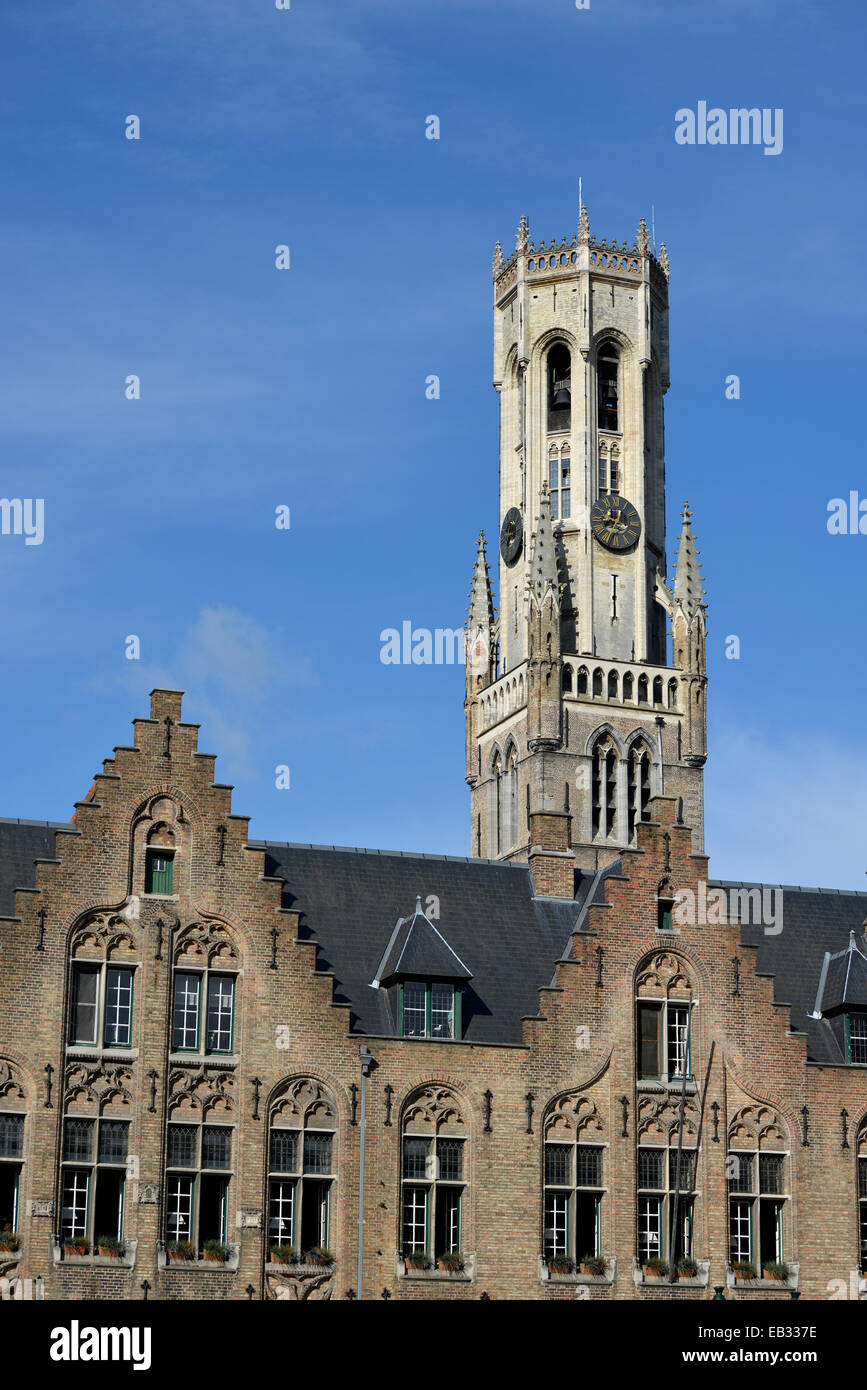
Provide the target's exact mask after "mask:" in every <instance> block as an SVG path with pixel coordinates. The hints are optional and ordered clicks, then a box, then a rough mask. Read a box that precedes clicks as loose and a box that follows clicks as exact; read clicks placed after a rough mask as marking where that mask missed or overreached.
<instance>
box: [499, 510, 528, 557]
mask: <svg viewBox="0 0 867 1390" xmlns="http://www.w3.org/2000/svg"><path fill="white" fill-rule="evenodd" d="M523 543H524V523H523V520H522V519H521V513H520V512H519V511H518V508H517V507H510V508H509V510H508V511H507V512H506V515H505V516H504V517H503V525H502V529H501V531H500V554H501V555H502V557H503V559H504V560H505V562H506V564H507V565H510V566H511V565H514V564H515V562H516V560H517V559H518V556H519V555H520V553H521V546H522V545H523Z"/></svg>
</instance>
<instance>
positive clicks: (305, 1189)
mask: <svg viewBox="0 0 867 1390" xmlns="http://www.w3.org/2000/svg"><path fill="white" fill-rule="evenodd" d="M336 1130H337V1108H336V1106H335V1104H334V1101H333V1100H332V1098H331V1096H330V1095H329V1094H328V1092H327V1091H326V1090H325V1088H324V1087H323V1086H321V1085H320V1083H319V1082H318V1081H315V1080H313V1079H312V1078H309V1077H302V1078H300V1079H296V1080H294V1081H292V1082H290V1083H289V1084H288V1086H287V1087H286V1088H285V1089H284V1090H283V1091H281V1092H280V1093H279V1094H278V1096H277V1098H276V1100H275V1102H274V1104H273V1106H272V1109H271V1121H270V1126H269V1136H268V1245H269V1253H270V1255H271V1257H272V1258H273V1257H274V1255H275V1253H276V1256H277V1258H278V1259H280V1260H285V1259H286V1258H287V1257H288V1255H289V1252H290V1251H291V1252H292V1254H293V1255H295V1256H298V1255H300V1256H301V1257H302V1258H303V1256H304V1255H309V1254H312V1255H313V1257H314V1259H316V1260H317V1261H319V1260H321V1259H322V1257H323V1252H325V1253H328V1242H329V1232H330V1227H331V1219H332V1206H333V1199H334V1185H335V1182H336V1178H335V1176H334V1175H335V1174H336V1172H337V1163H336V1154H335V1152H334V1149H335V1133H336Z"/></svg>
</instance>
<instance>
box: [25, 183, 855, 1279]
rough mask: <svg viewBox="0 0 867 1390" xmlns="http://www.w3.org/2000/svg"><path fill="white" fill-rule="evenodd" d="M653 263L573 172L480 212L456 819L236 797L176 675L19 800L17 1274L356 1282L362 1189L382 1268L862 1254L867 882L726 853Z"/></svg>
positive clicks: (546, 1275)
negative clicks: (457, 824)
mask: <svg viewBox="0 0 867 1390" xmlns="http://www.w3.org/2000/svg"><path fill="white" fill-rule="evenodd" d="M540 252H543V253H544V254H540ZM667 275H668V264H667V259H666V257H665V255H664V249H663V252H662V253H661V257H660V259H659V260H657V258H656V257H655V256H654V255H653V253H652V252H651V249H650V247H649V244H648V242H647V237H646V232H645V231H644V229H643V225H642V227H640V228H639V233H638V236H637V237H636V240H635V242H634V244H633V247H632V249H631V250H630V249H628V248H626V246H625V244H624V246H623V247H619V246H617V245H616V244H614V245H613V246H612V247H608V246H607V245H606V243H604V242H603V243H596V242H595V241H593V240H592V239H591V238H590V235H589V227H588V226H587V219H586V214H585V213H584V212H583V210H582V219H581V224H580V227H579V233H578V235H577V236H576V237H575V238H574V239H573V241H572V242H571V243H568V244H567V243H566V242H564V243H562V244H558V245H557V246H556V247H555V246H554V244H553V243H552V244H551V246H550V247H542V248H535V247H534V246H533V245H532V243H531V242H530V240H529V233H528V230H527V228H526V224H525V223H524V222H522V225H521V228H520V229H519V237H518V246H517V248H516V252H515V256H514V257H512V258H510V260H509V261H508V262H504V261H503V260H502V256H501V254H500V253H499V250H498V256H497V259H496V260H495V281H496V287H497V288H496V300H497V313H498V315H499V316H500V319H501V322H500V323H499V326H498V328H497V342H498V348H497V352H498V363H501V364H502V370H501V371H500V367H499V366H498V384H499V386H500V389H501V390H502V391H503V392H504V394H505V396H506V397H507V398H508V399H507V400H506V401H505V403H504V426H503V429H504V448H505V449H506V452H507V455H508V459H507V467H506V465H504V474H503V500H502V505H503V512H504V517H503V521H504V528H503V537H502V543H501V555H502V568H501V576H500V593H501V598H502V613H501V619H500V622H498V621H497V619H496V617H495V614H494V608H493V601H492V596H491V591H490V586H489V583H488V577H487V564H486V560H485V551H484V545H483V543H482V544H480V547H479V554H478V559H477V563H476V571H475V576H474V581H473V589H472V592H471V603H470V614H469V619H468V625H467V651H468V660H467V776H468V781H469V782H470V786H471V798H472V807H473V812H472V814H473V857H471V858H467V859H458V858H448V857H439V856H435V855H412V854H406V853H394V854H391V853H387V852H384V851H383V852H379V851H365V850H351V849H339V848H335V847H330V848H328V847H317V846H311V845H294V844H284V843H278V842H274V841H257V840H254V839H251V838H250V835H249V828H248V821H247V819H246V818H245V817H244V816H242V815H238V814H235V813H233V811H232V807H231V794H230V793H231V789H230V788H229V787H227V786H223V785H220V784H218V783H215V782H214V758H213V757H212V756H211V755H208V754H205V753H201V752H199V750H198V747H197V726H196V725H195V724H191V723H188V722H186V721H185V720H184V719H183V718H182V711H181V697H180V694H179V693H178V692H176V691H171V690H156V691H154V692H153V694H152V697H151V708H150V713H149V716H148V717H147V718H139V719H136V720H135V721H134V725H133V727H134V739H133V743H132V744H131V745H130V746H125V747H118V748H115V750H114V753H113V756H111V757H110V758H108V759H107V760H106V761H105V763H104V768H103V771H102V772H101V773H99V774H97V776H96V778H95V781H94V785H93V787H92V788H91V791H90V793H89V794H88V796H87V798H86V799H85V800H83V801H81V802H79V803H77V805H76V808H75V815H74V817H73V820H72V821H71V822H70V823H68V824H63V825H60V824H49V823H46V824H35V823H32V822H19V821H3V822H0V913H2V914H4V915H3V916H2V917H0V947H2V955H0V961H2V971H0V1228H6V1229H8V1230H9V1231H10V1232H12V1233H13V1234H12V1235H11V1237H8V1238H5V1239H4V1237H3V1236H2V1235H0V1246H2V1247H5V1248H0V1277H3V1278H7V1279H8V1278H10V1277H12V1276H18V1277H19V1278H22V1279H31V1280H41V1281H42V1285H41V1287H42V1289H43V1290H44V1294H45V1297H46V1298H49V1299H62V1298H75V1299H77V1298H125V1299H130V1298H140V1297H141V1296H142V1286H143V1283H144V1282H145V1281H147V1283H148V1285H149V1289H150V1297H151V1298H154V1299H180V1298H187V1299H189V1298H193V1299H213V1298H231V1299H244V1298H247V1297H248V1296H251V1295H250V1292H249V1291H250V1290H252V1296H253V1297H256V1298H265V1299H305V1298H314V1299H322V1298H333V1297H339V1298H343V1297H347V1296H357V1295H358V1293H359V1234H358V1233H359V1212H360V1207H361V1203H362V1200H363V1218H364V1220H363V1249H362V1252H361V1286H362V1291H363V1296H364V1297H365V1298H371V1297H383V1296H386V1295H387V1296H389V1297H393V1298H416V1299H419V1298H422V1299H428V1298H449V1299H461V1298H479V1297H482V1296H484V1295H487V1296H489V1297H491V1298H508V1299H550V1298H559V1299H562V1298H581V1299H586V1298H590V1299H612V1298H614V1299H651V1300H653V1299H670V1298H684V1299H705V1298H709V1297H711V1296H712V1293H713V1290H714V1288H722V1289H724V1290H725V1291H726V1294H727V1296H728V1297H731V1298H739V1299H741V1298H742V1299H751V1298H762V1297H777V1298H779V1297H787V1296H788V1294H789V1293H790V1292H792V1291H795V1290H799V1291H800V1292H801V1294H802V1296H803V1297H806V1298H823V1297H827V1296H828V1293H829V1287H838V1286H832V1285H831V1281H834V1280H837V1281H842V1283H843V1286H844V1287H845V1288H847V1289H851V1290H852V1291H854V1292H855V1294H856V1295H857V1292H858V1290H859V1289H860V1288H863V1287H865V1283H864V1278H863V1273H862V1270H863V1267H864V1266H865V1264H867V941H865V936H864V921H865V917H867V896H865V895H860V894H855V893H843V892H834V891H820V890H818V889H816V890H804V889H798V888H785V889H783V888H780V889H768V888H764V889H763V887H762V885H740V884H729V883H726V884H717V883H713V882H712V881H709V880H708V861H707V857H706V855H705V854H704V848H703V799H702V790H701V783H702V768H703V763H704V757H705V743H704V719H705V688H706V677H705V668H704V634H705V606H704V596H703V592H702V587H701V581H700V579H699V577H698V566H697V562H696V556H695V549H694V544H693V541H692V534H691V526H690V520H689V514H688V513H685V517H684V530H683V534H682V536H681V543H680V556H679V562H678V567H677V576H676V580H675V583H674V584H673V586H671V587H669V586H668V584H667V582H666V580H665V577H664V479H663V475H662V405H661V400H662V393H663V392H664V389H665V386H666V385H667V292H666V286H667ZM510 277H511V278H510ZM573 292H574V297H573ZM564 305H565V307H564ZM513 309H515V310H516V312H515V313H514V315H513V313H512V310H513ZM534 315H535V316H536V317H535V318H534V317H533V316H534ZM612 315H613V317H611V316H612ZM606 316H609V317H606ZM507 318H508V320H509V325H510V326H509V327H508V328H507V327H506V319H507ZM513 323H515V324H516V326H515V328H514V334H513V336H511V337H510V334H511V333H512V329H511V325H512V324H513ZM612 345H614V346H612ZM552 353H553V354H554V361H553V363H551V362H550V361H549V360H548V358H550V356H551V354H552ZM546 354H547V356H546ZM564 354H565V355H564ZM570 354H571V363H570V360H569V358H570ZM582 374H584V376H585V377H586V381H585V386H584V388H583V389H580V390H579V379H580V377H581V375H582ZM546 392H547V393H548V395H547V396H546V394H545V393H546ZM570 398H571V401H574V402H575V405H574V407H573V406H571V405H570V404H569V401H570ZM579 402H580V403H581V404H580V408H579ZM612 402H613V404H612ZM573 409H574V411H575V415H576V418H575V419H573V418H572V416H571V413H570V415H569V418H568V419H567V417H566V416H565V415H564V413H563V412H564V411H566V410H568V411H570V412H571V411H572V410H573ZM618 410H620V411H621V412H623V411H625V412H626V414H625V415H624V414H623V413H621V414H618ZM582 411H583V412H584V414H583V415H581V412H582ZM558 412H559V413H558ZM578 415H581V418H580V420H579V419H577V416H578ZM552 425H553V426H556V428H552ZM618 425H620V426H621V429H620V430H618V428H617V426H618ZM515 431H517V437H518V438H517V443H518V445H519V446H520V447H518V448H516V443H515ZM534 431H535V433H534ZM540 432H541V433H540ZM600 438H601V440H602V444H603V445H604V448H602V449H601V446H600ZM552 440H555V441H556V443H555V445H552ZM567 445H568V447H569V449H570V450H571V453H570V454H569V455H568V457H569V458H570V460H571V462H570V463H569V464H568V465H565V464H564V458H566V457H567V455H566V454H565V453H564V447H565V446H567ZM552 447H554V453H553V454H552V453H551V449H552ZM602 458H604V460H605V463H604V469H605V472H604V474H603V464H602V463H601V462H600V459H602ZM615 459H616V461H617V462H616V471H615V472H614V473H612V471H611V470H612V468H615V464H614V463H613V462H612V461H613V460H615ZM549 460H553V461H554V462H553V463H552V466H551V468H549V467H548V462H549ZM524 461H526V463H525V462H524ZM564 468H565V469H566V471H565V472H564ZM564 479H566V480H567V481H568V484H569V486H568V487H567V485H566V482H564ZM582 479H583V481H582ZM603 483H604V486H603ZM627 485H628V486H629V487H630V490H631V492H632V495H633V496H634V497H635V499H636V503H635V506H634V510H635V512H636V515H637V516H638V519H639V523H640V524H639V530H638V532H637V533H636V531H635V527H634V518H633V517H632V513H631V511H629V509H628V508H627V507H626V505H625V497H624V496H623V493H621V491H620V489H621V486H622V487H623V489H624V492H625V489H626V486H627ZM582 490H583V500H582V501H581V504H580V505H579V503H578V501H577V500H576V503H575V507H574V508H573V507H572V505H571V500H570V501H569V502H568V503H567V498H566V493H567V492H568V491H572V492H574V495H575V498H576V499H578V498H580V497H582ZM555 493H556V506H555V504H554V501H553V500H552V499H553V498H554V495H555ZM533 497H535V498H537V499H538V500H537V501H536V502H535V503H534V504H533V505H532V506H531V504H530V499H531V498H533ZM600 500H601V503H602V506H601V508H597V503H599V502H600ZM585 503H586V504H588V505H586V506H585ZM528 508H529V511H527V509H528ZM594 508H595V509H596V511H595V516H594ZM509 512H512V513H514V512H517V514H518V515H517V518H516V517H515V516H514V515H512V517H511V520H510V521H509V520H508V513H509ZM525 512H526V513H527V514H528V515H530V514H531V513H533V515H532V523H531V527H530V528H528V529H529V530H530V536H529V542H528V550H529V554H528V555H527V556H526V572H525V573H522V574H521V579H520V583H517V584H516V583H514V582H513V581H514V579H515V577H516V571H517V569H520V567H521V566H522V565H524V563H525V561H524V558H523V557H524V545H523V536H524V522H523V518H524V514H525ZM600 516H601V521H600ZM507 521H508V524H507ZM567 523H568V524H567ZM618 528H621V529H618ZM606 536H607V540H606V539H605V538H606ZM621 539H624V544H623V545H622V546H621V545H620V540H621ZM591 554H592V555H593V557H594V559H593V563H592V565H591V564H590V562H589V560H582V556H585V557H586V556H589V555H591ZM615 579H616V581H617V582H614V581H615ZM570 586H571V588H570ZM600 594H603V595H604V596H605V597H604V601H603V599H602V598H600ZM654 604H655V605H656V607H655V609H654ZM585 605H586V611H588V612H589V613H590V614H591V615H592V618H591V619H590V620H589V621H588V623H587V625H586V627H585V625H584V622H583V619H582V617H581V614H582V613H583V612H584V611H585ZM665 611H667V612H668V614H669V616H670V618H671V625H672V637H673V652H672V664H671V665H667V664H666V662H667V645H666V644H667V639H666V634H665V622H664V617H662V616H661V615H662V614H664V612H665ZM501 623H502V626H501ZM516 632H520V640H518V639H517V638H516V636H515V634H516ZM507 634H510V635H507ZM510 643H511V649H510ZM362 1152H363V1156H364V1171H363V1181H362V1171H361V1169H362V1164H361V1158H362ZM362 1194H363V1198H362Z"/></svg>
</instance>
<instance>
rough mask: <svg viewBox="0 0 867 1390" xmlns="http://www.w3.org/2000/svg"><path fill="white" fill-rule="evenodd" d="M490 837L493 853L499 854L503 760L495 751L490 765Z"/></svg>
mask: <svg viewBox="0 0 867 1390" xmlns="http://www.w3.org/2000/svg"><path fill="white" fill-rule="evenodd" d="M491 777H492V779H493V780H492V782H491V822H492V824H491V832H492V833H491V839H492V841H493V850H494V854H495V855H497V854H501V853H502V851H503V848H504V830H505V821H504V814H503V813H504V805H503V803H504V800H505V789H504V787H503V760H502V758H501V757H500V754H499V753H497V754H496V755H495V757H494V761H493V764H492V766H491Z"/></svg>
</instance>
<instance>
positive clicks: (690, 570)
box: [674, 502, 704, 617]
mask: <svg viewBox="0 0 867 1390" xmlns="http://www.w3.org/2000/svg"><path fill="white" fill-rule="evenodd" d="M681 517H682V519H683V530H682V531H681V533H680V545H679V546H678V551H677V571H676V575H675V581H674V598H675V602H677V603H679V604H681V605H682V607H683V609H684V611H685V612H686V613H687V614H688V616H689V617H692V615H693V614H694V613H695V612H696V610H697V609H698V608H701V607H703V606H704V588H703V586H702V578H701V567H700V566H699V563H698V556H699V554H700V551H698V550H696V547H695V537H694V536H693V534H692V512H691V511H690V509H689V503H688V502H684V504H683V511H682V513H681Z"/></svg>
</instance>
